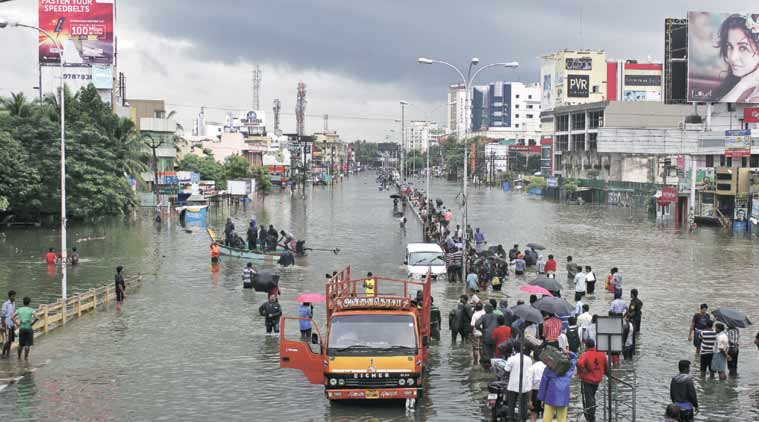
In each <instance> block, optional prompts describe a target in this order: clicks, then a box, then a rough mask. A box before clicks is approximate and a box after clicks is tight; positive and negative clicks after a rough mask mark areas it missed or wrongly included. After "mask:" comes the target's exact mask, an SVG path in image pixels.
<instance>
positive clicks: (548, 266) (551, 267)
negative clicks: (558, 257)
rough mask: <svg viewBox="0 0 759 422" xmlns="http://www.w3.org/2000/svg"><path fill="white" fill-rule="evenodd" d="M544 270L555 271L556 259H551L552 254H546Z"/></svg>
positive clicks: (548, 272) (547, 271) (547, 272)
mask: <svg viewBox="0 0 759 422" xmlns="http://www.w3.org/2000/svg"><path fill="white" fill-rule="evenodd" d="M545 271H546V274H550V273H554V274H555V273H556V261H555V260H554V259H553V255H548V261H546V267H545Z"/></svg>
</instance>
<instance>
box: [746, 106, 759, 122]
mask: <svg viewBox="0 0 759 422" xmlns="http://www.w3.org/2000/svg"><path fill="white" fill-rule="evenodd" d="M743 121H744V122H745V123H759V107H746V108H744V109H743Z"/></svg>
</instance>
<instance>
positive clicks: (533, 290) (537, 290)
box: [519, 285, 553, 296]
mask: <svg viewBox="0 0 759 422" xmlns="http://www.w3.org/2000/svg"><path fill="white" fill-rule="evenodd" d="M519 290H521V291H523V292H525V293H529V294H531V295H543V296H553V295H552V294H551V292H549V291H548V290H546V289H544V288H542V287H540V286H532V285H527V286H522V287H520V288H519Z"/></svg>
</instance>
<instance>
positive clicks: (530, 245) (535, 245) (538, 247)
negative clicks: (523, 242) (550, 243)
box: [527, 243, 546, 251]
mask: <svg viewBox="0 0 759 422" xmlns="http://www.w3.org/2000/svg"><path fill="white" fill-rule="evenodd" d="M527 247H528V248H532V249H535V250H538V251H542V250H543V249H545V248H546V247H545V246H543V245H541V244H540V243H528V244H527Z"/></svg>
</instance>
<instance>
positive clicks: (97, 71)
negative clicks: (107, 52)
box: [92, 65, 113, 89]
mask: <svg viewBox="0 0 759 422" xmlns="http://www.w3.org/2000/svg"><path fill="white" fill-rule="evenodd" d="M92 84H93V85H95V88H97V89H112V88H113V67H111V66H101V65H97V66H93V67H92Z"/></svg>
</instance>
